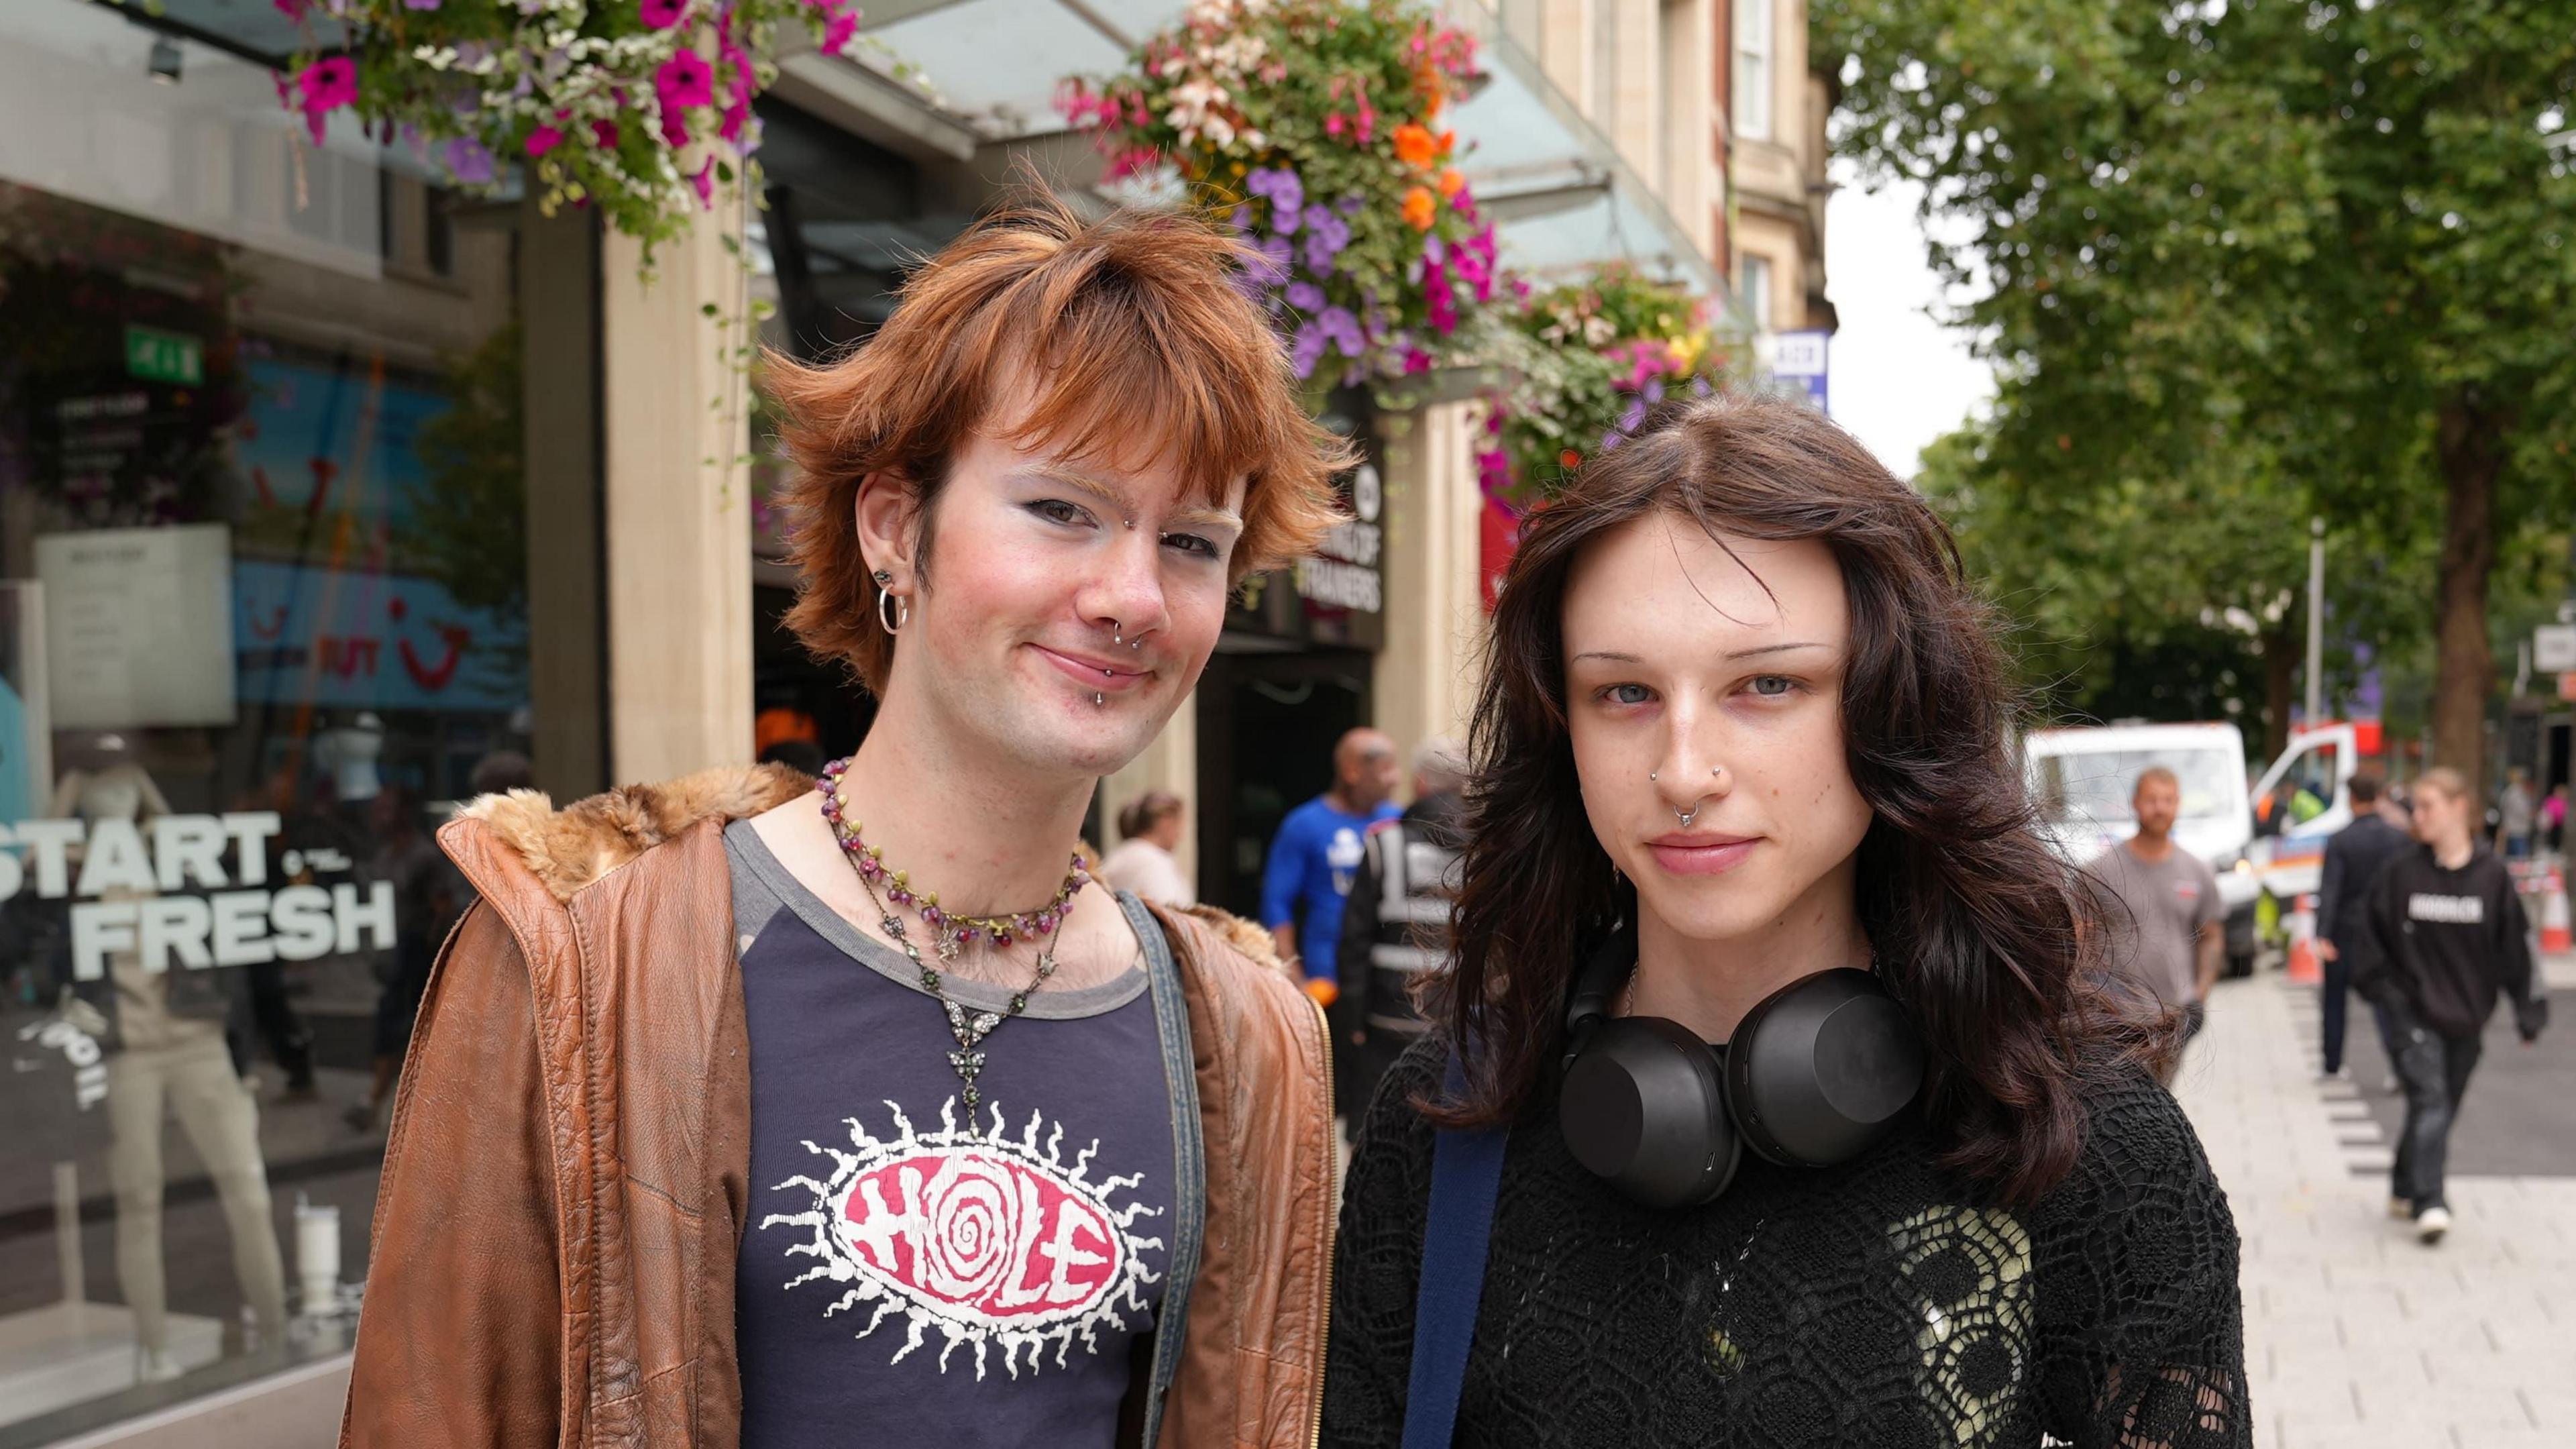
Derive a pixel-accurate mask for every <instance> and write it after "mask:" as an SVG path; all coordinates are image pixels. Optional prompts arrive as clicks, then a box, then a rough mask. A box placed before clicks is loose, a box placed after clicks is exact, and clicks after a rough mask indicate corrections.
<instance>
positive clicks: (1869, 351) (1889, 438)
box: [1825, 161, 1995, 478]
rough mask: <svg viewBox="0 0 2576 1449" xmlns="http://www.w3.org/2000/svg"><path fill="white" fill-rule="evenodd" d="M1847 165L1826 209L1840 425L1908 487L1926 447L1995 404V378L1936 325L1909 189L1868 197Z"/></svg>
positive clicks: (1933, 284) (1933, 279)
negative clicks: (1836, 325)
mask: <svg viewBox="0 0 2576 1449" xmlns="http://www.w3.org/2000/svg"><path fill="white" fill-rule="evenodd" d="M1854 175H1855V173H1854V172H1853V171H1852V169H1851V168H1850V167H1849V165H1848V164H1846V163H1844V162H1841V161H1837V162H1835V163H1834V168H1833V179H1834V180H1835V182H1836V183H1838V187H1837V189H1836V190H1835V192H1834V194H1833V196H1832V198H1831V199H1830V200H1829V201H1828V202H1827V203H1826V206H1825V293H1826V295H1827V296H1829V297H1831V298H1832V299H1833V303H1834V310H1835V312H1836V313H1837V314H1838V316H1839V317H1840V319H1841V322H1842V329H1841V330H1840V331H1838V332H1836V333H1835V334H1834V340H1833V351H1832V355H1831V361H1830V364H1829V366H1830V369H1831V382H1830V388H1831V394H1832V397H1831V402H1832V408H1833V416H1834V421H1836V422H1838V423H1841V424H1842V425H1843V426H1844V427H1846V428H1848V429H1850V430H1851V432H1852V434H1853V436H1855V437H1857V438H1859V439H1860V440H1861V441H1862V442H1863V443H1865V444H1867V445H1868V446H1869V449H1870V451H1871V452H1873V453H1876V454H1877V455H1878V459H1879V461H1880V462H1882V463H1885V464H1886V465H1887V466H1888V468H1889V469H1890V471H1892V472H1894V473H1895V474H1896V476H1898V477H1900V478H1911V477H1913V476H1914V468H1915V459H1916V455H1917V454H1919V453H1920V452H1921V451H1922V449H1923V446H1924V445H1925V444H1927V443H1929V442H1931V441H1932V440H1933V439H1934V438H1937V437H1939V436H1941V435H1942V434H1943V433H1946V432H1949V431H1951V430H1952V429H1955V428H1956V427H1958V426H1959V424H1960V423H1962V422H1964V421H1966V420H1967V418H1968V416H1969V414H1970V411H1971V410H1972V409H1977V408H1981V407H1982V406H1983V405H1984V403H1985V401H1986V400H1987V399H1988V398H1990V397H1992V396H1993V395H1994V390H1995V387H1994V377H1993V374H1992V373H1991V372H1989V371H1988V370H1987V367H1986V365H1985V364H1984V363H1983V362H1981V361H1979V360H1977V359H1976V358H1974V357H1971V356H1969V354H1968V340H1967V334H1966V333H1964V332H1962V331H1960V330H1958V329H1955V328H1950V327H1945V326H1942V325H1941V324H1940V323H1939V322H1937V321H1935V320H1934V319H1933V315H1932V313H1931V311H1930V309H1931V308H1932V306H1933V304H1934V303H1935V302H1937V301H1942V300H1943V298H1942V289H1941V283H1940V279H1939V278H1938V277H1937V276H1935V275H1934V274H1933V272H1932V269H1931V266H1930V264H1929V263H1928V262H1927V261H1926V260H1925V259H1924V254H1923V228H1922V224H1921V223H1920V222H1919V221H1917V220H1916V219H1915V215H1914V207H1915V203H1916V201H1917V199H1918V198H1919V197H1920V195H1921V193H1922V188H1921V187H1919V186H1915V185H1913V184H1911V183H1906V184H1903V185H1901V186H1897V185H1892V186H1889V187H1888V188H1886V189H1885V190H1882V191H1879V192H1876V193H1871V192H1865V191H1863V190H1861V188H1860V187H1859V186H1858V185H1857V184H1856V183H1855V181H1854Z"/></svg>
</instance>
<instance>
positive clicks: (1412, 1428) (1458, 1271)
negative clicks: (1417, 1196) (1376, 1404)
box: [1404, 1053, 1510, 1449]
mask: <svg viewBox="0 0 2576 1449" xmlns="http://www.w3.org/2000/svg"><path fill="white" fill-rule="evenodd" d="M1448 1090H1449V1095H1450V1096H1452V1097H1456V1096H1460V1095H1462V1094H1463V1093H1464V1092H1465V1090H1466V1073H1465V1072H1464V1071H1463V1070H1462V1069H1461V1068H1460V1066H1459V1064H1458V1058H1457V1056H1456V1055H1455V1054H1454V1053H1453V1054H1452V1055H1451V1056H1450V1058H1449V1078H1448ZM1509 1135H1510V1134H1509V1132H1508V1130H1507V1129H1505V1128H1502V1127H1486V1128H1482V1129H1479V1130H1477V1131H1473V1132H1461V1131H1453V1130H1444V1131H1442V1132H1441V1133H1440V1135H1439V1137H1438V1139H1437V1140H1436V1142H1435V1143H1434V1144H1433V1146H1432V1149H1431V1204H1430V1207H1429V1209H1428V1210H1427V1211H1426V1212H1425V1214H1424V1216H1423V1220H1422V1282H1421V1284H1420V1286H1419V1287H1418V1288H1417V1289H1416V1291H1415V1297H1414V1304H1413V1377H1412V1380H1411V1381H1410V1383H1409V1384H1408V1385H1407V1386H1406V1389H1405V1396H1404V1449H1450V1441H1451V1436H1452V1434H1453V1433H1454V1432H1455V1429H1456V1425H1457V1422H1458V1393H1459V1389H1460V1387H1461V1386H1462V1385H1463V1384H1464V1383H1465V1381H1466V1378H1467V1350H1468V1348H1469V1347H1470V1346H1471V1345H1472V1344H1473V1343H1474V1342H1475V1338H1476V1305H1477V1303H1478V1302H1479V1301H1480V1300H1481V1299H1483V1297H1484V1295H1485V1249H1486V1247H1487V1245H1488V1244H1489V1243H1490V1242H1491V1241H1492V1239H1493V1229H1494V1196H1495V1194H1496V1193H1497V1192H1498V1191H1500V1190H1501V1187H1502V1181H1503V1146H1504V1144H1505V1142H1506V1141H1507V1140H1508V1138H1509Z"/></svg>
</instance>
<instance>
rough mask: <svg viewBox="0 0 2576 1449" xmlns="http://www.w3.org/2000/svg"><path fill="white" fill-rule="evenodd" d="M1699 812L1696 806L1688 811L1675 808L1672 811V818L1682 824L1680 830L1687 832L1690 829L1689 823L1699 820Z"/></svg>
mask: <svg viewBox="0 0 2576 1449" xmlns="http://www.w3.org/2000/svg"><path fill="white" fill-rule="evenodd" d="M1699 812H1700V807H1699V806H1697V805H1694V806H1692V807H1691V808H1689V809H1688V810H1684V809H1682V808H1680V807H1679V806H1675V807H1674V809H1673V818H1674V819H1675V820H1678V821H1680V822H1681V823H1682V829H1684V830H1688V829H1690V823H1691V822H1692V821H1694V820H1697V819H1698V818H1699Z"/></svg>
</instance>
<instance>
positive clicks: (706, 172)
mask: <svg viewBox="0 0 2576 1449" xmlns="http://www.w3.org/2000/svg"><path fill="white" fill-rule="evenodd" d="M689 184H690V185H692V186H695V187H696V188H698V204H699V205H700V206H707V207H712V206H714V205H715V202H716V163H714V162H713V161H709V162H708V163H707V164H706V165H704V166H701V167H699V168H698V174H697V175H695V176H692V177H690V178H689Z"/></svg>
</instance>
